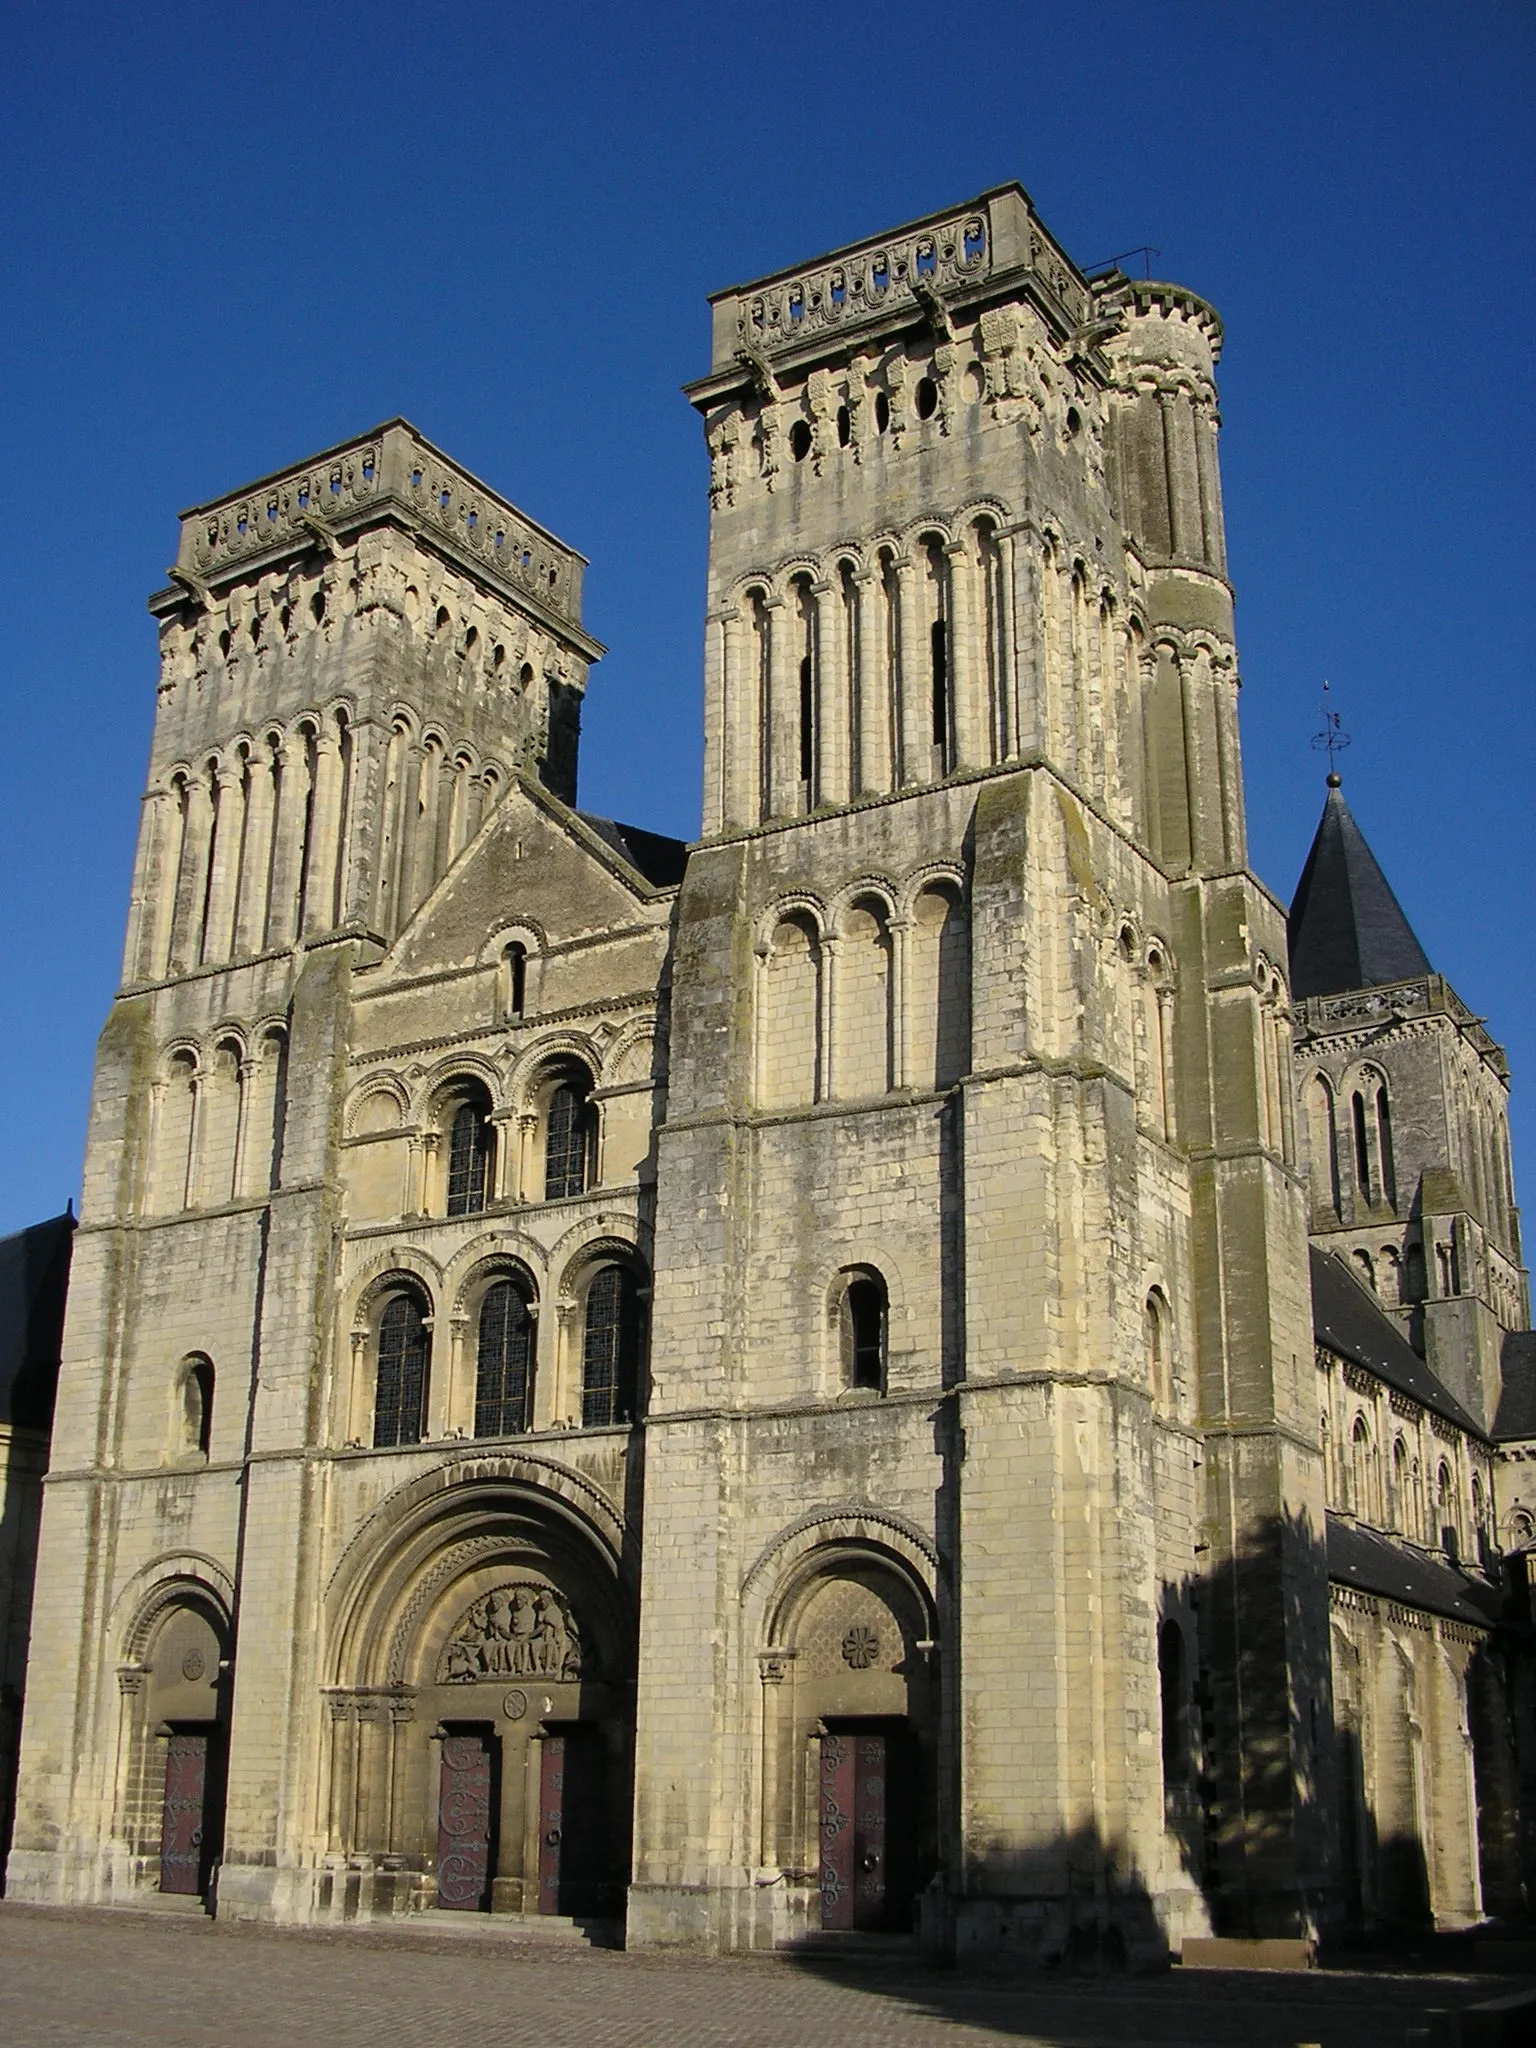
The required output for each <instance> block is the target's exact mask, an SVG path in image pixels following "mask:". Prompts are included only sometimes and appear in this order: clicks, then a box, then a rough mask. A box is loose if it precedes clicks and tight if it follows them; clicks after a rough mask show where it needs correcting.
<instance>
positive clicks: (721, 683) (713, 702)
mask: <svg viewBox="0 0 1536 2048" xmlns="http://www.w3.org/2000/svg"><path fill="white" fill-rule="evenodd" d="M729 617H730V614H729V612H721V613H719V614H718V615H714V616H711V617H709V618H706V619H705V621H704V803H703V808H702V811H701V813H700V825H699V830H700V832H701V833H702V835H703V836H704V838H706V839H708V838H709V837H710V836H711V835H712V834H713V833H715V832H718V831H719V830H720V828H721V826H722V825H723V824H724V822H725V815H726V795H725V791H726V781H727V777H728V775H729V773H730V768H729V756H730V751H731V749H730V715H731V704H730V676H729V673H728V669H727V664H726V657H725V640H726V622H727V620H728V619H729Z"/></svg>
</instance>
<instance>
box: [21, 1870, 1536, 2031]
mask: <svg viewBox="0 0 1536 2048" xmlns="http://www.w3.org/2000/svg"><path fill="white" fill-rule="evenodd" d="M1514 1988H1516V1987H1515V1985H1514V1984H1513V1982H1512V1981H1511V1980H1509V1979H1505V1980H1502V1982H1500V1981H1497V1980H1490V1979H1488V1978H1482V1979H1472V1978H1467V1977H1433V1978H1429V1977H1406V1976H1379V1975H1371V1976H1364V1975H1356V1974H1349V1975H1346V1974H1344V1973H1336V1972H1332V1971H1328V1972H1315V1973H1311V1974H1308V1975H1304V1976H1279V1975H1275V1976H1248V1975H1239V1974H1236V1973H1232V1972H1226V1971H1222V1972H1202V1973H1200V1974H1198V1975H1195V1974H1190V1975H1188V1976H1185V1975H1183V1974H1182V1973H1179V1972H1174V1973H1172V1974H1171V1975H1170V1976H1168V1977H1164V1978H1160V1979H1157V1980H1152V1981H1148V1980H1141V1981H1139V1982H1131V1983H1119V1984H1097V1983H1090V1982H1083V1983H1068V1984H1057V1983H1052V1984H1050V1985H1042V1984H1040V1983H1039V1982H1038V1980H1036V1981H1034V1982H1016V1983H1013V1984H1001V1983H996V1982H992V1983H987V1982H981V1983H978V1982H975V1981H972V1982H966V1981H964V1980H961V1979H958V1978H956V1977H955V1976H953V1975H950V1974H947V1973H937V1972H934V1973H930V1972H926V1971H922V1970H919V1969H916V1968H909V1967H906V1966H903V1967H901V1968H900V1969H893V1968H891V1967H889V1966H886V1967H881V1968H878V1969H877V1968H862V1969H860V1968H849V1967H846V1966H842V1965H835V1964H831V1963H828V1962H825V1961H823V1960H820V1959H818V1960H817V1961H815V1962H805V1961H799V1960H793V1959H789V1958H781V1957H764V1958H762V1959H742V1960H736V1959H731V1960H726V1961H707V1960H695V1959H692V1958H689V1959H675V1958H662V1957H657V1956H654V1955H646V1956H639V1955H636V1956H629V1955H620V1954H613V1953H607V1952H604V1951H599V1950H587V1949H579V1948H567V1947H548V1946H545V1945H542V1944H538V1943H514V1942H510V1941H495V1940H490V1939H482V1938H478V1937H472V1938H468V1939H465V1938H458V1939H449V1938H444V1936H442V1935H440V1934H434V1933H429V1932H422V1933H417V1932H414V1931H411V1932H405V1933H401V1934H394V1933H375V1932H371V1931H370V1932H355V1933H354V1932H347V1931H338V1932H336V1933H316V1932H308V1931H305V1932H287V1931H280V1930H275V1929H266V1928H252V1927H232V1926H228V1925H223V1926H221V1925H219V1924H217V1923H215V1922H212V1921H208V1920H203V1919H200V1918H196V1917H187V1918H178V1917H169V1916H167V1917H162V1916H160V1915H157V1914H139V1913H121V1912H99V1913H90V1912H82V1911H74V1910H54V1909H50V1908H42V1907H29V1906H18V1905H14V1904H12V1905H0V2043H4V2044H5V2048H255V2044H257V2043H260V2044H261V2048H307V2044H309V2043H311V2042H314V2043H324V2044H325V2048H354V2044H355V2048H379V2044H380V2043H381V2042H386V2041H387V2042H388V2043H389V2044H390V2048H417V2044H421V2048H427V2044H431V2048H457V2044H459V2043H473V2044H475V2048H482V2044H483V2048H502V2044H507V2048H511V2044H513V2043H516V2044H517V2048H651V2044H653V2043H654V2044H660V2048H864V2044H869V2048H887V2044H889V2048H941V2044H942V2048H983V2044H987V2043H1003V2042H1007V2043H1012V2044H1013V2048H1108V2044H1114V2048H1122V2044H1135V2043H1140V2042H1146V2043H1149V2044H1156V2048H1297V2044H1310V2043H1317V2044H1319V2048H1403V2043H1404V2040H1405V2036H1406V2033H1407V2030H1408V2028H1409V2027H1411V2026H1414V2025H1415V2024H1419V2023H1422V2015H1423V2014H1424V2012H1425V2011H1426V2010H1427V2009H1431V2008H1441V2009H1447V2008H1454V2007H1457V2006H1460V2005H1464V2004H1467V2003H1470V2002H1472V2001H1473V2000H1475V1999H1478V1998H1488V1997H1494V1996H1498V1995H1499V1994H1500V1993H1501V1992H1502V1991H1508V1990H1511V1989H1514Z"/></svg>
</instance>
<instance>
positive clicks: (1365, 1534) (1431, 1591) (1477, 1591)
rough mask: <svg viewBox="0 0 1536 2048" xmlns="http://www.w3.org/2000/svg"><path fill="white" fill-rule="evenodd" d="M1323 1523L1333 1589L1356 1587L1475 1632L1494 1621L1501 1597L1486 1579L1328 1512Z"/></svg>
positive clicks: (1377, 1531) (1414, 1545) (1414, 1546)
mask: <svg viewBox="0 0 1536 2048" xmlns="http://www.w3.org/2000/svg"><path fill="white" fill-rule="evenodd" d="M1327 1520H1328V1576H1329V1578H1330V1579H1331V1580H1332V1581H1333V1582H1334V1584H1335V1585H1336V1586H1354V1587H1355V1588H1356V1589H1357V1590H1358V1591H1360V1592H1362V1593H1377V1594H1380V1595H1381V1597H1382V1598H1383V1599H1386V1600H1396V1601H1397V1602H1399V1603H1400V1605H1402V1606H1404V1607H1419V1608H1422V1609H1424V1610H1425V1611H1426V1612H1427V1613H1429V1614H1444V1615H1447V1616H1449V1618H1450V1619H1451V1620H1452V1621H1465V1622H1470V1623H1471V1624H1472V1626H1473V1627H1474V1628H1488V1627H1490V1626H1491V1625H1492V1624H1493V1623H1494V1622H1496V1621H1497V1620H1498V1618H1499V1610H1500V1607H1501V1605H1502V1595H1501V1594H1500V1592H1499V1590H1498V1588H1497V1587H1494V1586H1491V1585H1489V1583H1488V1581H1487V1580H1486V1579H1484V1578H1482V1577H1480V1576H1479V1575H1477V1574H1474V1573H1472V1572H1468V1571H1463V1570H1462V1568H1461V1567H1460V1566H1459V1565H1453V1564H1448V1563H1447V1562H1446V1561H1445V1560H1444V1559H1442V1558H1438V1557H1431V1556H1430V1555H1429V1553H1428V1552H1427V1551H1424V1550H1420V1549H1419V1548H1418V1546H1417V1545H1416V1544H1412V1543H1404V1542H1402V1541H1400V1540H1399V1539H1398V1538H1396V1537H1392V1536H1383V1535H1382V1534H1381V1533H1380V1531H1379V1530H1376V1529H1363V1528H1362V1527H1361V1526H1360V1524H1359V1523H1358V1522H1354V1521H1351V1520H1349V1518H1348V1517H1346V1516H1343V1515H1334V1514H1330V1515H1329V1516H1328V1518H1327Z"/></svg>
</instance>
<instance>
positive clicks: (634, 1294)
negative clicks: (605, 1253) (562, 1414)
mask: <svg viewBox="0 0 1536 2048" xmlns="http://www.w3.org/2000/svg"><path fill="white" fill-rule="evenodd" d="M639 1366H640V1298H639V1289H638V1287H637V1285H636V1283H635V1276H634V1274H633V1273H632V1272H630V1271H629V1269H628V1267H626V1266H600V1267H599V1268H598V1269H597V1271H596V1273H594V1274H593V1276H592V1279H591V1282H590V1284H589V1285H588V1287H587V1299H586V1317H585V1325H584V1328H583V1332H582V1349H581V1423H582V1427H583V1429H602V1428H605V1427H606V1426H607V1425H609V1424H610V1423H615V1422H633V1421H634V1419H635V1408H636V1400H637V1393H638V1381H639Z"/></svg>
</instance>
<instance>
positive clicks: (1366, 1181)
mask: <svg viewBox="0 0 1536 2048" xmlns="http://www.w3.org/2000/svg"><path fill="white" fill-rule="evenodd" d="M1351 1103H1352V1106H1353V1109H1354V1124H1355V1186H1356V1188H1357V1189H1358V1190H1359V1193H1360V1199H1361V1201H1362V1202H1366V1203H1369V1202H1370V1201H1371V1199H1372V1196H1371V1154H1370V1147H1369V1145H1368V1144H1367V1141H1366V1135H1365V1097H1364V1096H1363V1095H1362V1094H1361V1093H1360V1090H1359V1089H1358V1088H1357V1089H1356V1090H1355V1092H1354V1095H1353V1096H1352V1097H1351Z"/></svg>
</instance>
